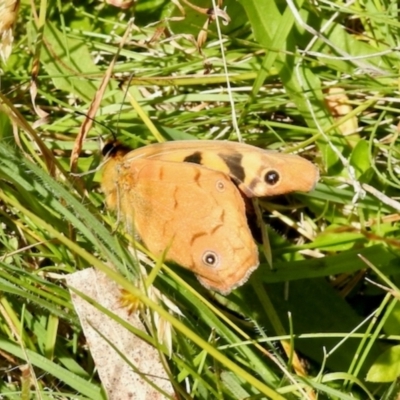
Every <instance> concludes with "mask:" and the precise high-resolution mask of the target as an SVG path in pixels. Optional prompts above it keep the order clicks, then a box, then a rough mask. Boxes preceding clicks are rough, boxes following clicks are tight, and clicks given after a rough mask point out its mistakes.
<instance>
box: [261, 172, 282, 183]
mask: <svg viewBox="0 0 400 400" xmlns="http://www.w3.org/2000/svg"><path fill="white" fill-rule="evenodd" d="M280 178H281V177H280V175H279V172H278V171H275V170H273V169H272V170H270V171H267V172H266V173H265V175H264V182H265V183H266V184H267V185H270V186H274V185H276V184H277V183H278V182H279V181H280Z"/></svg>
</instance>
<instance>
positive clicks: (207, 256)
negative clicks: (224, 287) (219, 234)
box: [203, 251, 219, 267]
mask: <svg viewBox="0 0 400 400" xmlns="http://www.w3.org/2000/svg"><path fill="white" fill-rule="evenodd" d="M218 262H219V257H218V254H217V253H215V252H213V251H206V252H205V253H204V254H203V263H204V264H205V265H207V266H208V267H215V266H217V264H218Z"/></svg>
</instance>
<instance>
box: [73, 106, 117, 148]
mask: <svg viewBox="0 0 400 400" xmlns="http://www.w3.org/2000/svg"><path fill="white" fill-rule="evenodd" d="M75 113H76V114H79V115H82V116H84V117H86V118H87V119H90V120H91V121H93V122H95V123H96V124H98V125H101V126H102V127H103V128H106V129H108V130H109V131H110V132H111V135H112V137H113V138H114V141H117V135H116V134H115V132H114V131H113V130H112V129H111V128H110V127H109V126H107V125H106V124H104V123H103V122H100V121H96V120H95V119H94V118H92V117H89V115H87V114H85V113H83V112H81V111H75Z"/></svg>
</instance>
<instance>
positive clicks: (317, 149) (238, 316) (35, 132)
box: [0, 0, 400, 399]
mask: <svg viewBox="0 0 400 400" xmlns="http://www.w3.org/2000/svg"><path fill="white" fill-rule="evenodd" d="M202 3H203V4H202V6H204V7H206V8H209V7H211V6H212V3H207V2H202ZM196 4H199V5H200V4H201V3H200V1H199V2H197V3H196ZM289 4H290V5H291V7H292V9H291V8H289V7H287V6H286V2H273V1H267V0H242V1H233V0H231V1H227V2H226V3H225V5H226V6H227V9H226V11H227V13H228V15H229V16H230V18H231V23H230V24H228V25H227V26H225V25H223V24H222V23H221V21H220V30H221V31H220V33H218V29H217V27H216V24H215V22H214V23H213V24H211V25H210V27H209V28H210V30H209V32H208V35H207V41H206V43H205V45H204V46H203V47H202V49H201V51H199V50H198V49H197V48H196V46H195V45H194V40H193V38H195V37H196V36H197V34H198V33H199V31H200V29H201V27H202V26H203V24H204V23H205V20H206V17H205V16H204V15H201V14H197V13H195V12H194V11H193V10H191V9H190V8H189V7H188V6H187V5H185V4H184V3H183V2H182V5H183V6H184V8H185V10H186V11H187V15H186V18H185V19H178V20H171V18H172V17H179V16H180V13H179V11H178V10H177V9H176V8H175V6H174V5H173V4H172V3H170V2H168V1H139V2H138V4H137V5H136V10H135V11H134V10H133V8H132V9H129V10H127V11H125V12H124V11H121V10H119V9H117V8H114V7H112V6H110V5H107V4H106V3H105V2H76V4H74V3H72V2H48V3H46V2H44V1H42V2H41V3H39V2H37V3H36V4H35V6H36V8H35V13H33V12H31V3H28V2H27V1H23V2H22V4H21V8H20V11H19V14H18V19H17V21H16V25H15V29H14V36H15V41H14V44H13V48H12V54H11V56H10V58H9V59H8V61H7V62H6V63H4V62H3V63H2V64H1V71H2V76H0V78H1V82H0V83H1V93H0V127H1V128H0V135H1V140H2V141H1V146H0V205H1V207H0V243H1V245H0V246H1V247H0V249H1V250H0V251H1V258H0V262H1V266H0V290H1V292H0V315H1V318H0V351H1V353H2V354H3V355H4V358H2V361H1V368H2V371H3V379H2V381H1V382H0V385H1V387H0V393H1V394H2V395H3V396H5V397H7V398H10V399H19V398H24V399H25V398H26V399H29V398H43V399H47V398H78V397H77V396H76V394H77V393H78V394H79V396H80V397H79V398H90V399H92V398H93V399H101V398H104V395H103V394H102V392H101V382H100V380H99V378H98V376H97V374H96V371H95V367H94V363H93V360H92V358H91V356H90V353H89V351H88V349H87V346H86V343H85V339H84V336H83V333H82V331H81V328H80V323H79V320H78V318H77V315H76V314H75V311H74V308H73V305H72V303H71V299H70V294H69V291H68V289H67V287H66V285H65V282H64V280H63V279H62V277H63V276H64V275H66V274H70V273H73V272H75V271H78V270H81V269H83V268H87V267H90V266H95V267H96V268H98V269H100V270H102V271H105V272H106V273H107V274H108V276H109V277H110V279H114V280H116V281H117V282H118V283H119V284H120V285H121V286H122V287H124V288H125V289H126V290H128V291H130V292H132V293H133V294H135V295H136V296H137V297H138V298H139V299H140V300H141V302H142V303H143V304H144V305H145V306H146V307H148V308H149V309H150V310H152V311H153V312H156V311H157V312H158V313H159V314H160V315H161V316H162V317H163V318H164V319H166V320H167V321H168V322H169V323H170V324H171V326H173V328H174V329H173V350H172V354H171V357H167V359H168V363H169V365H170V370H171V372H172V375H173V378H174V382H175V384H176V385H177V386H179V387H180V389H181V391H186V389H187V388H188V387H189V388H190V391H189V392H188V393H187V394H186V395H183V394H181V395H182V398H196V399H214V398H216V399H244V398H252V399H261V398H276V399H279V398H288V399H292V398H293V399H295V398H307V397H308V398H312V396H313V395H316V394H318V398H320V399H325V398H326V399H328V398H334V399H350V398H360V399H367V398H370V399H394V398H396V396H398V393H399V392H400V388H399V386H398V383H397V382H398V381H397V378H398V376H399V375H400V373H399V370H400V365H399V361H398V357H397V354H398V349H399V348H398V341H399V339H400V307H399V305H398V301H397V299H398V298H399V290H398V288H397V287H398V285H399V282H400V279H399V272H400V253H399V247H400V240H399V233H400V229H399V220H400V219H399V213H400V208H399V203H398V201H399V198H400V196H399V193H400V191H399V188H400V179H399V171H400V165H399V160H400V147H399V143H400V141H399V139H398V126H399V107H398V103H399V101H398V87H399V74H398V70H399V61H400V56H399V52H398V37H399V28H400V23H399V22H398V12H399V10H398V8H397V4H396V3H395V2H373V1H371V0H366V1H364V2H362V3H361V2H354V3H352V4H350V5H346V4H344V3H341V2H332V3H329V2H317V3H315V2H305V1H301V0H298V1H297V2H296V3H295V4H292V2H290V3H289ZM293 7H294V8H295V9H297V11H298V12H295V13H294V12H293ZM36 13H37V14H36ZM132 16H135V20H134V27H133V29H132V32H131V33H130V35H129V36H128V40H126V42H125V43H123V45H122V46H121V48H120V49H119V42H120V39H121V37H122V36H123V35H124V33H125V31H126V29H127V21H128V19H129V18H130V17H132ZM156 21H161V22H160V23H159V24H154V23H155V22H156ZM162 27H164V28H165V29H166V30H165V31H164V33H163V34H162V35H161V36H157V34H158V33H159V32H160V29H161V28H162ZM167 31H168V33H169V34H168V35H167V34H166V32H167ZM317 32H318V33H317ZM219 34H220V35H222V38H223V47H222V50H221V46H220V42H219V39H218V35H219ZM152 38H153V40H151V39H152ZM114 56H115V57H116V64H115V66H114V68H113V71H112V77H111V79H110V82H109V83H108V85H107V87H106V90H105V93H104V95H103V96H102V99H101V102H100V106H99V108H98V110H97V113H96V120H97V121H99V122H101V123H102V124H105V125H106V126H107V127H108V128H110V129H111V130H113V131H114V132H117V136H118V138H119V139H120V140H122V141H125V142H127V143H129V144H131V145H132V146H133V147H138V146H142V145H145V144H149V143H153V142H155V141H156V140H157V138H156V137H155V136H154V131H151V130H150V128H151V125H150V122H149V121H148V120H146V118H145V116H147V117H150V119H151V121H152V123H153V124H154V125H155V130H156V131H158V132H159V133H160V134H161V135H162V136H163V137H164V138H166V139H168V140H176V139H190V138H191V139H196V138H197V139H211V138H212V139H229V140H236V139H237V136H238V132H237V131H236V130H235V124H234V123H233V116H235V117H236V118H237V122H238V128H239V131H240V136H241V137H242V138H243V140H244V141H246V142H247V143H250V144H254V145H256V146H260V147H262V148H268V149H275V150H280V151H294V150H295V151H300V153H301V154H302V155H303V156H305V157H307V158H309V159H311V160H312V161H313V162H315V163H316V164H317V165H318V166H319V168H320V171H321V175H322V178H321V181H320V183H319V184H318V185H317V187H316V190H315V191H313V192H311V193H309V194H293V195H291V196H287V197H286V198H284V199H282V198H280V199H267V200H265V201H262V202H261V205H262V206H263V208H264V210H265V213H264V214H265V220H266V222H267V223H268V224H269V225H270V228H269V235H270V240H271V245H272V255H273V260H274V268H275V269H274V270H273V271H271V270H270V269H269V267H268V266H267V264H266V263H262V265H260V267H259V269H258V270H257V271H256V272H255V274H254V275H253V276H254V277H253V278H252V279H251V281H250V282H249V283H247V284H246V285H244V286H243V287H242V288H240V289H239V290H236V291H235V292H234V293H233V294H231V295H230V296H228V297H226V298H225V297H222V296H219V295H216V296H210V295H209V294H208V293H207V292H206V291H205V290H204V289H203V288H202V287H201V286H200V285H199V283H198V282H197V281H196V279H195V278H194V276H193V275H192V274H190V272H187V271H184V270H182V269H180V268H175V267H171V268H170V267H162V269H163V273H159V274H158V275H157V277H156V278H155V281H154V285H155V286H156V288H157V289H159V290H160V291H161V293H163V294H164V295H165V296H166V297H167V298H169V299H170V301H172V302H173V303H174V304H176V306H178V307H179V308H180V310H181V312H182V313H183V315H184V317H179V316H177V315H175V314H170V313H168V312H167V311H165V309H164V308H163V306H162V305H160V304H157V303H155V302H154V300H153V299H150V298H149V297H148V296H147V295H146V294H145V293H144V292H140V291H139V290H138V289H137V288H135V287H134V286H133V285H132V284H131V283H130V282H131V279H132V276H134V275H135V274H136V273H137V265H136V261H135V260H134V257H133V256H132V255H131V254H130V253H129V251H128V250H127V249H128V243H129V239H128V238H126V237H125V236H124V233H123V230H122V229H118V231H117V232H115V230H114V228H115V226H116V218H115V216H112V215H109V214H108V213H107V211H106V210H105V208H104V205H103V204H104V199H103V195H102V193H101V191H100V190H99V179H100V173H99V172H98V171H97V172H94V170H95V169H96V167H97V166H98V165H99V163H100V155H99V150H100V147H101V144H100V140H99V138H100V136H101V137H102V138H105V137H107V136H108V135H109V134H110V132H109V131H108V130H107V129H105V128H104V127H103V126H102V125H100V124H94V126H93V128H92V129H91V130H90V131H89V132H88V136H87V137H86V138H85V140H84V141H83V147H82V151H81V153H80V158H79V161H78V170H79V172H87V171H93V173H89V174H85V175H82V176H76V175H72V174H70V173H69V170H70V166H69V165H70V156H71V152H72V149H73V148H74V143H75V140H76V138H77V136H78V133H79V128H80V126H81V124H82V122H83V120H84V117H83V116H82V115H80V114H78V113H77V112H76V111H79V112H84V113H88V109H89V106H90V104H91V102H92V101H93V99H94V98H95V96H96V91H97V89H98V87H99V85H100V83H101V81H102V79H103V77H104V76H105V74H106V71H107V68H108V67H109V66H110V64H111V62H112V60H113V58H114ZM226 71H227V72H228V76H229V85H230V88H231V90H228V86H227V79H228V78H227V75H226ZM120 83H123V84H124V86H123V87H122V88H120V87H119V84H120ZM128 85H130V88H129V92H130V94H131V96H133V98H134V99H135V100H136V102H137V104H134V105H132V104H131V103H130V102H129V98H128V96H127V95H126V87H127V86H128ZM331 87H335V88H340V89H343V91H344V93H345V95H346V96H347V99H346V102H347V103H348V104H349V105H351V107H352V109H351V111H347V112H346V113H345V114H344V115H341V116H339V117H337V118H335V116H334V115H333V113H332V109H330V108H329V107H328V105H327V102H326V101H325V99H326V96H327V90H328V89H329V88H331ZM32 103H33V104H34V105H35V107H34V106H33V105H32ZM39 110H41V111H39ZM233 111H234V113H233ZM346 121H350V123H352V124H353V125H354V126H356V127H357V130H356V132H355V133H352V134H350V135H344V134H343V132H342V130H341V127H342V126H343V125H341V123H342V122H346ZM363 185H364V186H363ZM365 185H368V186H365ZM370 187H372V188H373V189H375V191H371V189H370ZM360 255H362V256H363V257H364V258H365V259H366V260H368V261H369V262H370V264H371V265H367V264H366V263H365V262H364V261H363V259H361V258H360ZM110 264H111V265H113V266H115V267H116V269H117V270H118V271H120V272H121V273H116V272H115V271H114V270H111V269H109V268H108V265H110ZM374 282H375V283H378V284H380V285H383V287H382V286H378V285H375V284H374ZM145 336H146V338H147V340H148V341H149V342H151V343H153V344H156V345H157V346H159V348H160V350H161V351H163V352H165V353H168V350H167V349H166V348H165V346H163V345H162V344H160V343H159V344H157V340H156V336H154V326H153V327H151V323H150V327H149V332H148V333H147V334H146V335H145ZM284 340H286V343H290V344H292V345H293V347H294V351H295V352H296V355H297V357H299V358H300V359H301V360H302V362H303V363H304V365H305V374H304V375H301V374H300V373H299V369H296V367H295V363H296V357H295V356H294V355H293V354H292V355H290V354H289V356H287V355H286V354H285V352H284V351H283V350H282V345H283V346H284V345H285V342H284ZM282 343H283V344H282ZM25 364H28V365H29V367H30V369H29V373H28V377H27V375H26V374H23V373H22V370H21V368H20V367H21V366H23V365H25Z"/></svg>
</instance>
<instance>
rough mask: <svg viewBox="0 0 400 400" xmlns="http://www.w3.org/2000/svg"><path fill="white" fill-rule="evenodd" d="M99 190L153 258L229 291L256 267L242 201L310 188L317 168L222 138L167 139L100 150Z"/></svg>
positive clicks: (216, 288)
mask: <svg viewBox="0 0 400 400" xmlns="http://www.w3.org/2000/svg"><path fill="white" fill-rule="evenodd" d="M103 154H106V155H107V157H108V160H107V162H106V163H105V165H104V167H103V174H102V189H103V191H104V193H105V196H106V203H107V206H108V207H109V208H110V209H113V210H117V211H118V215H120V216H121V217H122V219H123V220H124V222H125V224H126V227H127V229H128V231H131V232H134V233H135V234H138V235H139V237H140V238H141V240H142V241H143V243H144V244H145V246H146V247H147V248H148V249H149V250H150V251H151V252H152V253H153V254H154V255H156V256H161V255H162V254H164V252H165V254H166V259H167V260H171V261H173V262H175V263H177V264H179V265H181V266H182V267H185V268H187V269H190V270H191V271H193V272H194V273H195V275H196V276H197V278H198V279H199V281H200V283H201V284H203V285H204V286H205V287H206V288H209V289H212V290H216V291H218V292H220V293H221V294H225V295H226V294H229V293H230V292H231V291H232V290H233V289H235V288H237V287H239V286H241V285H242V284H243V283H245V282H246V281H247V279H248V278H249V276H250V274H251V273H252V272H253V271H254V270H255V269H256V268H257V267H258V264H259V260H258V250H257V246H256V244H255V242H254V239H253V236H252V233H251V231H250V228H249V226H248V223H247V218H246V205H245V199H246V198H252V197H261V196H274V195H279V194H285V193H290V192H292V191H310V190H312V189H313V188H314V186H315V184H316V182H317V180H318V177H319V172H318V169H317V168H316V166H315V165H314V164H312V163H311V162H309V161H307V160H306V159H304V158H301V157H299V156H296V155H289V154H282V153H277V152H272V151H266V150H262V149H259V148H257V147H254V146H250V145H247V144H243V143H234V142H225V141H211V140H206V141H192V140H189V141H174V142H165V143H158V144H152V145H148V146H144V147H141V148H138V149H136V150H131V149H130V148H128V147H126V146H124V145H122V144H119V143H116V142H111V143H109V144H107V145H106V146H105V147H104V149H103Z"/></svg>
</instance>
